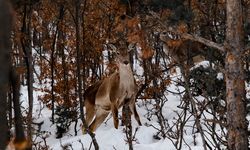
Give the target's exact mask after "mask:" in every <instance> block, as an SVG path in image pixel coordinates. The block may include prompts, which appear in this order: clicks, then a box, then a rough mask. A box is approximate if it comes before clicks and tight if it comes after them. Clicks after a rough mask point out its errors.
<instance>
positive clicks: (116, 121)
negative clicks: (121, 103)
mask: <svg viewBox="0 0 250 150" xmlns="http://www.w3.org/2000/svg"><path fill="white" fill-rule="evenodd" d="M111 111H112V115H113V121H114V126H115V128H116V129H118V124H119V119H118V108H117V106H116V105H115V104H111Z"/></svg>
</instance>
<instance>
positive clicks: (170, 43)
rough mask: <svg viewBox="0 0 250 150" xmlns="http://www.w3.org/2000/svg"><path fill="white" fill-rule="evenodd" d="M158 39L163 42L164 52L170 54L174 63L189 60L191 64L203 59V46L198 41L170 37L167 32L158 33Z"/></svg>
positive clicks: (182, 62)
mask: <svg viewBox="0 0 250 150" xmlns="http://www.w3.org/2000/svg"><path fill="white" fill-rule="evenodd" d="M160 40H161V41H162V42H163V43H164V45H163V46H164V52H165V54H166V55H168V56H171V57H172V60H173V62H174V63H177V64H187V63H188V61H191V62H190V63H191V65H193V64H196V63H199V62H201V61H204V60H205V57H204V56H203V55H204V54H203V49H204V48H205V46H204V45H203V44H201V43H199V42H195V41H191V40H186V39H180V38H171V37H170V35H169V34H168V32H163V33H161V34H160Z"/></svg>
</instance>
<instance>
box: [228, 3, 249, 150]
mask: <svg viewBox="0 0 250 150" xmlns="http://www.w3.org/2000/svg"><path fill="white" fill-rule="evenodd" d="M226 9H227V31H226V42H225V48H226V52H227V54H226V59H225V71H226V73H225V77H226V92H227V95H226V99H227V125H228V149H229V150H247V149H248V132H247V126H248V123H247V121H246V115H247V113H246V93H245V76H244V70H243V62H242V59H241V57H242V56H241V54H242V52H243V49H244V33H243V20H242V2H241V0H227V8H226Z"/></svg>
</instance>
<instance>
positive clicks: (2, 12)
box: [0, 0, 12, 150]
mask: <svg viewBox="0 0 250 150" xmlns="http://www.w3.org/2000/svg"><path fill="white" fill-rule="evenodd" d="M10 9H11V8H10V5H9V4H8V3H7V1H6V0H0V22H1V23H0V70H1V71H0V122H1V124H0V133H1V136H0V149H3V150H4V149H5V148H6V145H7V142H8V122H7V118H6V115H7V90H8V82H9V79H8V75H9V66H8V65H6V62H10V49H11V46H10V33H11V24H12V14H11V11H10Z"/></svg>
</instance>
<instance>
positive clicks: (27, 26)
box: [21, 5, 34, 142]
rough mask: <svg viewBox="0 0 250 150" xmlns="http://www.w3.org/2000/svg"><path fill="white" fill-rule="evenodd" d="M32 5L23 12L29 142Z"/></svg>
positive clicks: (22, 41)
mask: <svg viewBox="0 0 250 150" xmlns="http://www.w3.org/2000/svg"><path fill="white" fill-rule="evenodd" d="M31 9H32V7H31V5H29V6H26V5H25V6H24V12H23V13H24V14H23V26H22V29H21V31H22V34H23V37H22V38H21V44H22V49H23V52H24V54H25V56H24V58H25V64H26V67H27V86H28V101H29V110H28V115H27V120H28V123H27V128H28V130H27V134H28V138H29V139H28V140H29V142H32V111H33V80H34V79H33V68H34V66H33V56H32V49H31V40H30V24H31V18H30V17H31V11H32V10H31Z"/></svg>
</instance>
